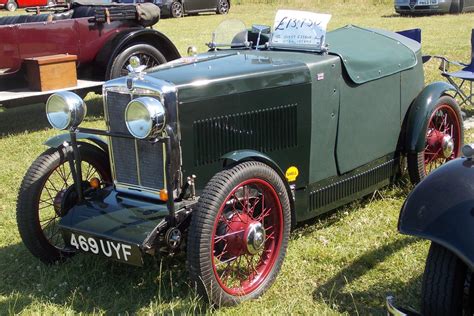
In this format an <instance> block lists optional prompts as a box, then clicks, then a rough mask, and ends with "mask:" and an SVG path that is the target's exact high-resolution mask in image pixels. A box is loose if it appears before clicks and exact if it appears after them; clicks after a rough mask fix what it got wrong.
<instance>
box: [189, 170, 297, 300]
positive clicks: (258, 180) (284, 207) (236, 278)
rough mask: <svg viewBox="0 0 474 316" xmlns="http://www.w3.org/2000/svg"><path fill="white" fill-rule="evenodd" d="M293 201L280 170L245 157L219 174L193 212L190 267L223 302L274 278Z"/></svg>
mask: <svg viewBox="0 0 474 316" xmlns="http://www.w3.org/2000/svg"><path fill="white" fill-rule="evenodd" d="M290 212H291V210H290V203H289V199H288V196H287V193H286V188H285V185H284V184H283V181H282V180H281V178H280V177H279V176H278V174H277V173H276V172H275V171H274V170H273V169H271V168H270V167H268V166H267V165H265V164H262V163H259V162H245V163H242V164H239V165H237V166H235V167H233V168H231V169H228V170H224V171H221V172H219V173H218V174H216V175H215V176H214V177H213V178H212V179H211V180H210V181H209V183H208V184H207V186H206V188H205V189H204V191H203V193H202V195H201V197H200V199H199V203H198V207H197V210H196V211H195V212H194V213H193V216H192V219H191V226H190V231H189V237H188V250H187V252H188V268H189V269H188V270H189V273H190V277H191V280H192V281H193V282H194V283H195V284H196V286H197V289H198V292H199V293H200V294H201V295H202V296H204V297H208V298H209V301H210V302H211V303H213V304H216V305H219V306H222V305H223V306H226V305H234V304H237V303H239V302H240V301H244V300H247V299H252V298H257V297H259V296H260V295H262V294H263V293H264V292H265V291H266V290H267V289H268V288H269V287H270V286H271V285H272V284H273V282H274V281H275V279H276V277H277V275H278V273H279V271H280V268H281V265H282V263H283V259H284V257H285V253H286V248H287V244H288V236H289V233H290V225H291V224H290V223H291V214H290Z"/></svg>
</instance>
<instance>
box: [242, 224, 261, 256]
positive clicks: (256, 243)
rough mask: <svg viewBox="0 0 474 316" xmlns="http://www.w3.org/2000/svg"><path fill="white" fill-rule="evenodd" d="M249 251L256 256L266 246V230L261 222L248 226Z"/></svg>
mask: <svg viewBox="0 0 474 316" xmlns="http://www.w3.org/2000/svg"><path fill="white" fill-rule="evenodd" d="M246 241H247V251H248V252H249V253H250V254H252V255H254V254H256V253H257V252H259V251H260V250H261V249H262V248H263V246H264V244H265V229H264V228H263V226H262V223H260V222H253V223H251V224H250V225H249V226H248V229H247V235H246Z"/></svg>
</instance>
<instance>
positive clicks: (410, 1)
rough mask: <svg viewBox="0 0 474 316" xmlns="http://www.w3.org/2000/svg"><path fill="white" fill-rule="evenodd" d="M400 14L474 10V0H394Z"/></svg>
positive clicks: (396, 9)
mask: <svg viewBox="0 0 474 316" xmlns="http://www.w3.org/2000/svg"><path fill="white" fill-rule="evenodd" d="M395 11H396V12H397V13H400V14H406V15H413V14H439V13H462V12H471V11H474V0H395Z"/></svg>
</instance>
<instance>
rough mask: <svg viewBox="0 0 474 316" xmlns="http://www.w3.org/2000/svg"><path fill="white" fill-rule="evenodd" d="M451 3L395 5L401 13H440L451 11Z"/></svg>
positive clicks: (396, 9)
mask: <svg viewBox="0 0 474 316" xmlns="http://www.w3.org/2000/svg"><path fill="white" fill-rule="evenodd" d="M450 8H451V3H448V2H443V3H438V4H432V5H415V6H413V7H411V6H409V5H408V4H403V5H402V4H400V5H398V4H397V5H395V11H396V12H397V13H401V14H439V13H449V11H450Z"/></svg>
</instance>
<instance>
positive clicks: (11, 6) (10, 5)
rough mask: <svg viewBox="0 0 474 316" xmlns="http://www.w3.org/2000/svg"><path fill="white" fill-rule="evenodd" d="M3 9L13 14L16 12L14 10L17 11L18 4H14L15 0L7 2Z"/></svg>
mask: <svg viewBox="0 0 474 316" xmlns="http://www.w3.org/2000/svg"><path fill="white" fill-rule="evenodd" d="M5 8H6V9H7V10H8V11H10V12H13V11H16V9H18V4H17V3H16V1H15V0H8V2H7V4H6V5H5Z"/></svg>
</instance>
